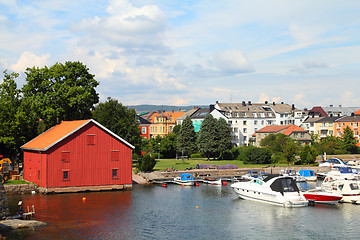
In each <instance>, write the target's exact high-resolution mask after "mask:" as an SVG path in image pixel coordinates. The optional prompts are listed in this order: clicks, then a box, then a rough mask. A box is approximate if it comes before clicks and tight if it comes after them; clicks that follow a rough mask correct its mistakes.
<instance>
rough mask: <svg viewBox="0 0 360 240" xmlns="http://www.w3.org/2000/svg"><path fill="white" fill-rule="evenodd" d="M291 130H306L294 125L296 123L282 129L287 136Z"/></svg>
mask: <svg viewBox="0 0 360 240" xmlns="http://www.w3.org/2000/svg"><path fill="white" fill-rule="evenodd" d="M293 132H306V130H305V129H302V128H301V127H299V126H296V125H290V126H289V127H288V128H287V129H286V130H285V131H284V134H285V135H287V136H289V135H290V134H291V133H293Z"/></svg>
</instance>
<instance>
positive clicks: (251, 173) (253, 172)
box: [241, 170, 262, 181]
mask: <svg viewBox="0 0 360 240" xmlns="http://www.w3.org/2000/svg"><path fill="white" fill-rule="evenodd" d="M259 177H262V174H261V173H260V172H259V171H256V170H250V171H248V172H247V173H245V174H244V175H242V176H241V178H242V179H243V180H246V181H251V180H253V179H255V178H259Z"/></svg>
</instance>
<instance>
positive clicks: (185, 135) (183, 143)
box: [177, 116, 197, 156]
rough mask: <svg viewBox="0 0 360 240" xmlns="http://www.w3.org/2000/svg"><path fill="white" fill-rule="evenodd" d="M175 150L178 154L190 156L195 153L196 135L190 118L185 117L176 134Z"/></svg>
mask: <svg viewBox="0 0 360 240" xmlns="http://www.w3.org/2000/svg"><path fill="white" fill-rule="evenodd" d="M177 136H178V138H177V149H178V152H182V151H184V154H186V155H187V156H190V155H191V154H192V153H194V152H196V150H197V147H196V134H195V131H194V126H193V124H192V121H191V118H190V117H189V116H187V117H186V118H185V119H184V121H183V122H182V124H181V127H180V131H179V132H178V135H177Z"/></svg>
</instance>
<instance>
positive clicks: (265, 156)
mask: <svg viewBox="0 0 360 240" xmlns="http://www.w3.org/2000/svg"><path fill="white" fill-rule="evenodd" d="M240 155H241V158H242V160H243V161H244V163H245V164H268V163H271V151H270V150H268V149H267V148H258V147H252V146H249V147H247V148H246V149H245V151H243V152H242V153H241V154H240Z"/></svg>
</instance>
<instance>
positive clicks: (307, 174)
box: [299, 169, 317, 181]
mask: <svg viewBox="0 0 360 240" xmlns="http://www.w3.org/2000/svg"><path fill="white" fill-rule="evenodd" d="M299 174H300V176H302V177H304V178H306V181H316V179H317V177H316V174H315V172H314V170H309V169H302V170H300V171H299Z"/></svg>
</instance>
